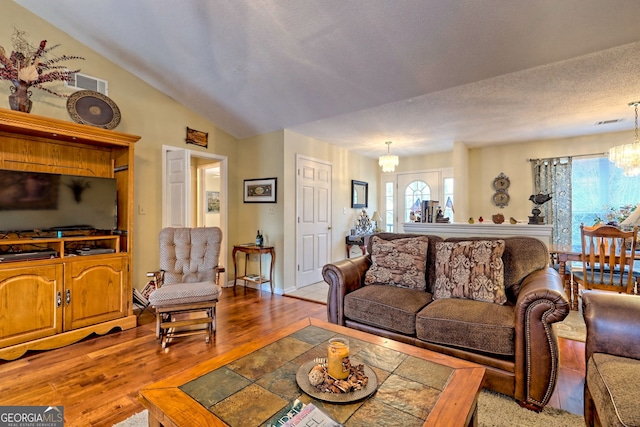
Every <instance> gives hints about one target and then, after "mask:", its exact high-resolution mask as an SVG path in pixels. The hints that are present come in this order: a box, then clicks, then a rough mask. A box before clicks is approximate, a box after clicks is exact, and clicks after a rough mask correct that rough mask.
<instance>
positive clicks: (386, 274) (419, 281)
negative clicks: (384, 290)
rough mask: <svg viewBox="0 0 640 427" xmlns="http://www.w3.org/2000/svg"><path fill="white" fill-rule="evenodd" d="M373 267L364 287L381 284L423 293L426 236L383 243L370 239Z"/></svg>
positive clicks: (425, 265)
mask: <svg viewBox="0 0 640 427" xmlns="http://www.w3.org/2000/svg"><path fill="white" fill-rule="evenodd" d="M371 239H372V240H371V260H372V262H373V263H372V265H371V267H369V270H367V273H366V274H365V278H364V283H365V285H373V284H384V285H393V286H399V287H401V288H408V289H416V290H420V291H424V290H425V289H426V287H427V282H426V279H425V272H426V270H427V247H428V245H429V238H428V237H427V236H416V237H407V238H402V239H394V240H384V239H381V238H380V237H378V236H373V237H372V238H371Z"/></svg>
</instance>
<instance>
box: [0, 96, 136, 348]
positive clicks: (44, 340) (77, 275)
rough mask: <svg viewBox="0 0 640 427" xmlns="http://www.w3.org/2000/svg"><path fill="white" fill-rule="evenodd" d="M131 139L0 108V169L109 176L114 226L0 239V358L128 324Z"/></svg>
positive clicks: (6, 235) (130, 314) (15, 234)
mask: <svg viewBox="0 0 640 427" xmlns="http://www.w3.org/2000/svg"><path fill="white" fill-rule="evenodd" d="M139 139H140V137H139V136H135V135H128V134H124V133H118V132H114V131H111V130H105V129H101V128H97V127H92V126H88V125H80V124H76V123H72V122H66V121H62V120H57V119H51V118H46V117H40V116H36V115H32V114H27V113H21V112H16V111H11V110H4V109H0V169H5V170H16V171H29V172H46V173H56V174H67V175H77V176H78V177H83V176H84V177H105V178H115V180H116V187H117V222H118V223H117V230H116V231H114V232H101V233H95V232H92V231H86V230H79V231H73V232H72V231H69V232H65V233H54V234H51V233H49V234H47V233H43V232H39V231H37V230H34V231H27V232H4V233H2V235H0V253H3V254H8V255H7V256H6V258H5V259H2V260H0V359H5V360H13V359H17V358H19V357H21V356H22V355H24V354H25V352H27V351H28V350H49V349H53V348H58V347H63V346H65V345H68V344H71V343H74V342H76V341H79V340H81V339H83V338H85V337H87V336H89V335H91V334H92V333H97V334H105V333H107V332H109V331H110V330H112V329H114V328H121V329H129V328H133V327H135V326H136V316H135V315H133V307H132V281H131V278H132V271H131V265H132V260H131V258H132V254H133V251H132V249H133V245H132V243H133V160H134V156H133V153H134V144H135V142H136V141H138V140H139ZM0 229H2V224H0ZM24 229H27V230H28V229H29V224H24ZM83 248H84V249H85V250H84V251H82V249H83ZM32 253H35V255H32ZM39 253H42V254H44V255H43V257H42V258H41V259H38V255H37V254H39ZM22 256H24V258H21V257H22ZM11 257H14V258H11ZM15 257H17V259H16V258H15Z"/></svg>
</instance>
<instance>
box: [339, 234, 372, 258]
mask: <svg viewBox="0 0 640 427" xmlns="http://www.w3.org/2000/svg"><path fill="white" fill-rule="evenodd" d="M369 237H371V235H370V234H364V235H359V236H346V237H345V239H344V240H345V243H346V245H347V258H351V248H352V247H353V246H358V247H360V250H361V251H362V255H366V254H367V244H368V242H369Z"/></svg>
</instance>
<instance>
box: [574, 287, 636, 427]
mask: <svg viewBox="0 0 640 427" xmlns="http://www.w3.org/2000/svg"><path fill="white" fill-rule="evenodd" d="M582 313H583V316H584V320H585V324H586V326H587V342H586V344H585V361H586V363H587V371H586V375H585V381H584V418H585V422H586V424H587V425H588V426H594V425H595V426H600V425H602V426H637V425H640V405H638V403H639V402H640V377H639V376H638V373H639V372H640V296H637V295H626V294H616V293H612V292H604V291H584V292H583V295H582Z"/></svg>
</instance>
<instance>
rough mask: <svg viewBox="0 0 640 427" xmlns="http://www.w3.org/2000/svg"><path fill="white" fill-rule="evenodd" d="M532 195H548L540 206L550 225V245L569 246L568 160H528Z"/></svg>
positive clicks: (569, 178)
mask: <svg viewBox="0 0 640 427" xmlns="http://www.w3.org/2000/svg"><path fill="white" fill-rule="evenodd" d="M531 166H532V170H533V187H534V194H540V193H543V194H550V195H551V196H552V198H551V200H549V201H548V202H547V203H545V204H544V205H542V206H541V207H540V210H541V211H542V215H544V217H545V223H547V224H549V225H553V244H554V245H571V157H559V158H549V159H532V160H531Z"/></svg>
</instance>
